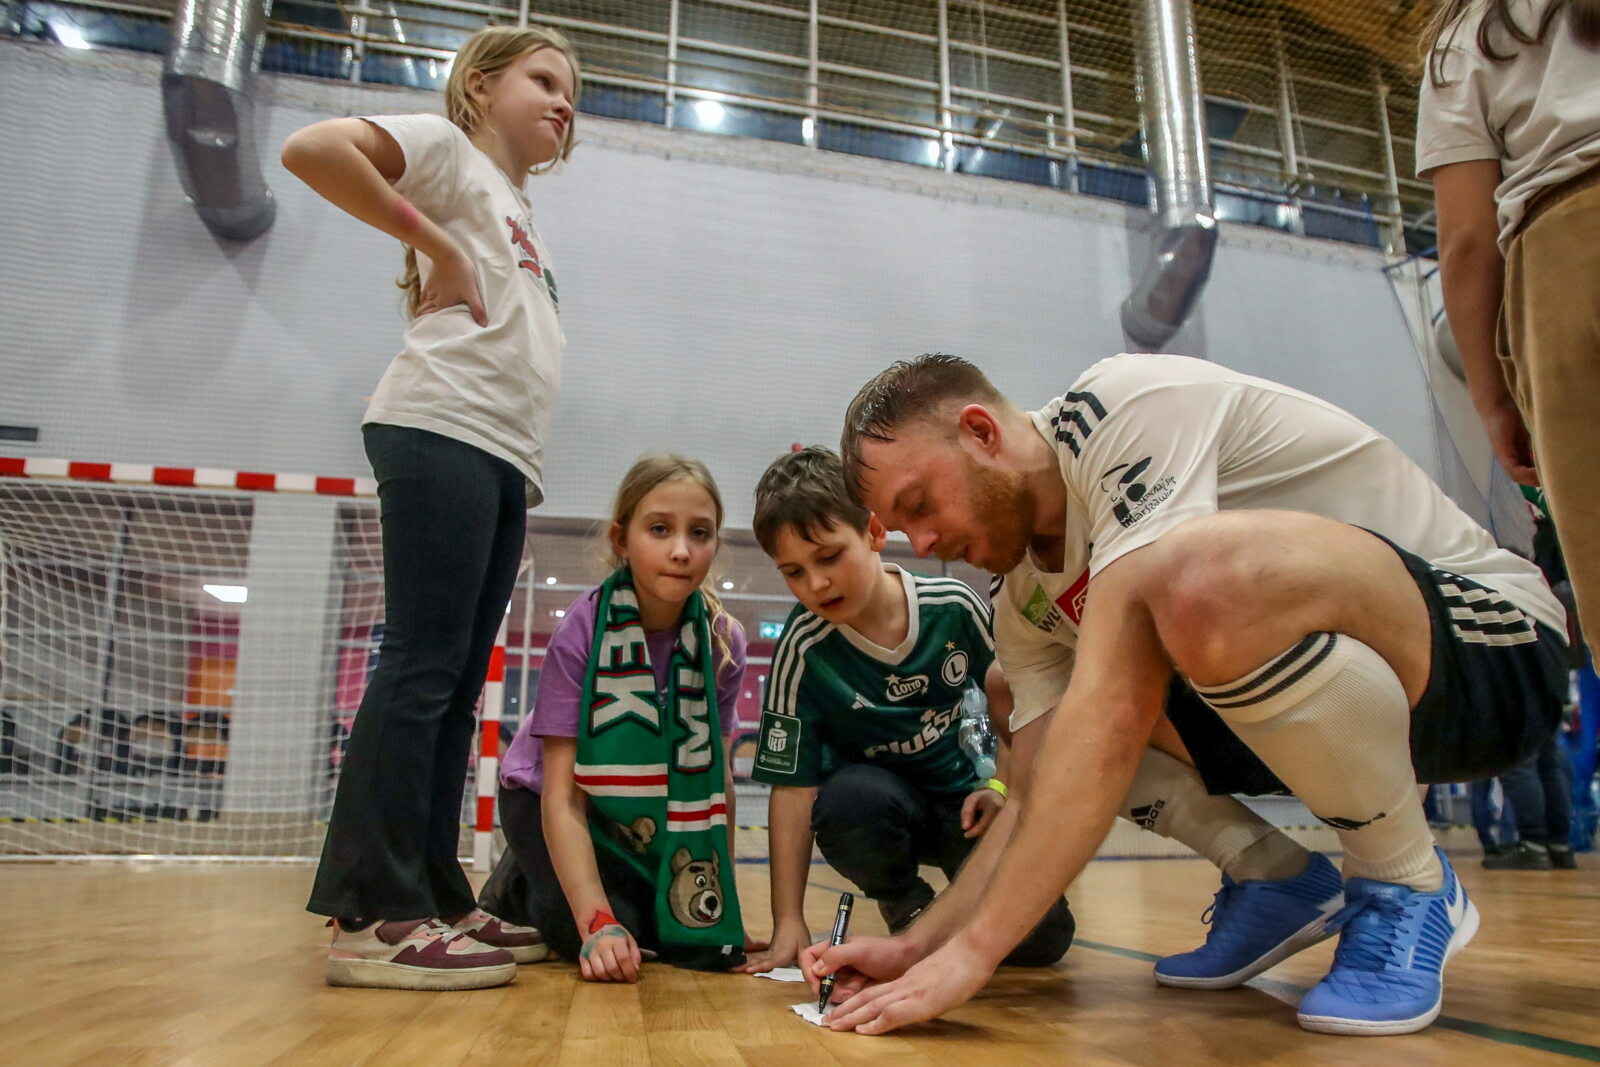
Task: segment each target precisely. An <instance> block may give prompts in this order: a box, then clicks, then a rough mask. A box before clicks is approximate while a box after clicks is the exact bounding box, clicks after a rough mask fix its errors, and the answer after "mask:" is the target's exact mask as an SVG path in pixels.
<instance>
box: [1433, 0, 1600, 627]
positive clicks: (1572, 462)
mask: <svg viewBox="0 0 1600 1067" xmlns="http://www.w3.org/2000/svg"><path fill="white" fill-rule="evenodd" d="M1425 44H1426V59H1427V63H1426V67H1427V69H1426V71H1425V72H1424V76H1423V79H1422V90H1421V98H1420V100H1419V101H1418V109H1417V174H1418V175H1419V176H1421V177H1425V178H1428V179H1430V180H1431V181H1432V182H1433V189H1434V197H1435V200H1436V202H1437V205H1438V212H1439V220H1438V222H1439V270H1440V280H1441V282H1442V284H1443V287H1444V303H1445V310H1446V312H1447V313H1448V314H1449V317H1450V328H1451V331H1452V332H1453V333H1454V335H1455V340H1456V346H1457V347H1458V348H1459V349H1460V351H1461V363H1462V366H1463V368H1464V369H1465V371H1466V375H1467V385H1468V387H1469V388H1470V389H1471V392H1472V400H1473V403H1474V405H1475V406H1476V407H1477V409H1478V414H1479V416H1480V417H1481V418H1482V419H1483V423H1484V426H1485V428H1486V429H1487V430H1488V432H1489V440H1490V443H1491V444H1492V445H1493V446H1494V452H1495V455H1496V457H1498V458H1499V460H1500V463H1501V464H1502V465H1503V466H1504V467H1505V469H1506V473H1508V474H1509V475H1510V476H1511V477H1512V478H1513V479H1514V480H1515V481H1517V482H1520V483H1521V484H1523V485H1541V484H1542V485H1543V486H1544V489H1545V496H1546V499H1547V500H1548V502H1549V506H1550V512H1551V517H1552V518H1553V519H1554V521H1555V524H1556V529H1557V530H1559V531H1560V533H1561V540H1562V544H1563V546H1564V547H1565V549H1566V552H1567V563H1568V568H1569V570H1570V572H1571V576H1572V587H1573V592H1574V594H1575V596H1576V598H1577V602H1578V614H1579V616H1580V617H1581V618H1587V619H1589V620H1590V627H1589V630H1588V633H1589V634H1590V635H1600V459H1597V457H1600V418H1596V417H1595V404H1596V398H1597V397H1600V0H1449V2H1446V3H1441V4H1440V6H1439V11H1438V14H1437V16H1436V18H1435V20H1434V23H1433V26H1432V29H1431V32H1430V33H1429V35H1428V37H1427V40H1426V42H1425ZM1594 642H1595V636H1591V637H1590V647H1591V648H1594V647H1595V644H1594Z"/></svg>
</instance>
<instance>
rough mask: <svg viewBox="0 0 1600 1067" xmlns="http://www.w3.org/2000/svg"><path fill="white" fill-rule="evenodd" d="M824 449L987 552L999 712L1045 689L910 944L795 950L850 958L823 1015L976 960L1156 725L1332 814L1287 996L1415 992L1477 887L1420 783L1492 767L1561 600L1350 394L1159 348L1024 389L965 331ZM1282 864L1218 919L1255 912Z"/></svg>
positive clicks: (873, 486) (1076, 863)
mask: <svg viewBox="0 0 1600 1067" xmlns="http://www.w3.org/2000/svg"><path fill="white" fill-rule="evenodd" d="M841 451H842V452H843V455H844V460H845V469H846V475H847V477H848V478H849V479H850V480H851V482H852V485H853V490H854V491H855V492H856V493H857V494H858V495H859V496H860V498H861V500H862V502H863V503H864V504H866V506H868V507H870V508H871V509H872V510H873V511H874V512H876V513H877V515H878V516H879V518H880V519H881V520H882V521H883V522H884V524H885V525H887V526H888V527H889V528H891V529H897V530H902V531H904V532H905V533H906V534H907V535H908V536H909V537H910V539H911V542H912V545H913V547H914V548H915V549H916V551H917V553H918V554H919V555H923V556H926V555H936V556H938V557H939V558H941V559H944V560H955V559H964V560H966V561H967V562H968V563H970V564H973V565H975V566H979V567H983V568H984V569H986V570H989V571H991V572H993V573H996V574H1003V575H1005V579H1004V582H1003V583H1002V585H1001V588H1000V590H999V591H998V593H997V596H996V603H995V639H996V646H997V652H998V655H999V659H1000V663H1001V665H1002V666H1003V667H1004V669H1005V672H1006V677H1007V678H1008V680H1009V681H1010V682H1011V686H1012V689H1013V691H1014V693H1015V696H1016V711H1015V713H1014V714H1013V718H1012V726H1013V729H1014V730H1015V729H1017V728H1019V727H1024V726H1026V724H1028V723H1030V722H1033V721H1037V720H1038V719H1039V718H1040V717H1041V716H1046V715H1049V716H1050V721H1049V725H1048V727H1047V729H1046V730H1045V731H1044V734H1043V738H1042V740H1041V741H1040V742H1039V745H1038V751H1037V756H1036V758H1035V764H1034V770H1033V779H1032V783H1031V784H1030V786H1029V789H1028V792H1027V794H1026V796H1025V797H1024V799H1023V803H1022V804H1021V805H1020V808H1021V812H1022V813H1021V817H1020V819H1017V818H1015V816H1010V817H1008V818H1007V819H1006V820H1005V822H1004V823H1003V824H1002V823H1000V822H997V823H996V825H995V826H994V828H993V829H991V831H990V835H989V836H990V837H991V838H995V839H996V841H1005V844H1004V847H1003V853H1002V852H1001V849H1000V847H999V846H998V845H996V846H995V847H994V849H993V851H992V852H991V854H990V857H989V860H990V862H987V863H985V862H982V859H983V857H981V856H979V857H975V860H973V861H969V863H968V867H967V868H965V869H963V871H962V874H961V877H960V878H959V879H958V880H957V883H956V885H955V886H953V887H952V888H951V890H949V891H947V893H946V895H945V897H944V898H941V902H940V903H937V904H936V905H935V906H934V908H932V909H931V910H930V911H929V912H928V913H927V914H926V915H925V916H924V918H923V919H922V920H921V921H919V923H918V924H917V926H914V927H913V928H912V930H913V931H915V930H917V928H918V927H919V926H922V925H923V924H924V923H929V924H932V930H933V933H932V934H930V933H928V932H924V933H923V935H922V938H921V940H920V942H918V944H919V945H920V946H923V947H924V948H927V947H933V946H937V947H936V948H934V949H933V951H932V952H931V954H930V955H927V956H926V958H923V959H921V960H920V962H916V961H917V959H918V956H919V955H920V952H912V951H908V950H907V949H906V947H905V945H904V943H897V941H896V939H888V940H885V939H862V940H861V941H859V942H856V943H852V944H847V945H844V946H841V947H839V948H836V949H826V950H825V947H824V946H816V947H814V948H813V949H810V950H808V952H807V954H806V956H805V957H804V958H803V959H804V962H805V963H806V964H807V965H808V969H809V971H810V972H812V973H815V974H824V973H828V972H830V971H833V970H834V969H836V968H840V967H844V968H848V969H850V973H848V975H847V981H846V982H845V983H844V985H845V987H846V989H847V990H849V991H851V992H853V993H854V995H853V996H851V997H850V999H849V1000H847V1001H846V1002H845V1003H843V1004H842V1005H841V1006H840V1007H839V1008H837V1009H835V1011H834V1014H833V1016H832V1018H831V1024H832V1026H833V1027H834V1028H835V1029H851V1028H859V1030H860V1031H861V1032H864V1033H882V1032H884V1031H887V1030H891V1029H894V1028H895V1027H897V1026H901V1025H904V1024H906V1023H909V1022H915V1021H919V1020H923V1019H928V1018H932V1017H933V1016H935V1015H938V1014H939V1013H941V1012H943V1011H945V1010H947V1009H949V1008H951V1007H953V1006H955V1005H957V1004H960V1003H961V1002H962V1001H964V1000H966V999H967V998H968V997H970V996H972V994H973V993H975V992H976V991H977V990H978V989H979V988H981V987H982V986H983V984H984V983H985V982H986V981H987V980H988V978H989V976H990V974H991V973H992V972H993V969H994V965H995V962H996V961H998V960H999V959H1000V958H1001V957H1002V956H1003V955H1004V954H1005V952H1006V951H1007V950H1009V949H1010V947H1011V946H1012V945H1014V944H1015V943H1016V942H1017V941H1018V940H1019V939H1020V938H1021V937H1022V936H1023V934H1025V933H1026V932H1027V931H1028V930H1029V929H1030V928H1031V927H1032V925H1033V924H1034V922H1036V921H1037V919H1038V917H1039V916H1040V915H1041V914H1043V912H1044V910H1045V908H1046V907H1047V906H1048V905H1049V904H1050V902H1051V901H1053V900H1054V899H1055V898H1056V897H1058V896H1059V895H1060V894H1061V893H1062V892H1063V891H1064V890H1065V888H1066V886H1067V885H1068V884H1069V883H1070V882H1071V881H1072V879H1073V878H1074V877H1076V875H1077V874H1078V872H1079V871H1081V870H1082V868H1083V866H1084V864H1086V863H1087V862H1088V861H1089V859H1090V858H1092V856H1093V854H1094V851H1095V849H1096V847H1097V846H1098V845H1099V843H1100V840H1101V839H1102V837H1103V836H1104V834H1105V831H1106V829H1107V827H1108V825H1109V824H1110V822H1111V820H1112V818H1113V816H1114V815H1115V814H1116V813H1117V812H1118V810H1119V808H1120V806H1121V804H1122V801H1123V797H1124V794H1125V793H1126V792H1127V790H1128V787H1129V785H1130V784H1131V783H1132V782H1133V780H1134V777H1135V773H1136V770H1137V768H1138V766H1139V764H1140V761H1141V759H1142V758H1143V756H1144V753H1145V751H1146V749H1147V747H1149V746H1151V745H1154V746H1155V747H1157V748H1160V749H1164V750H1166V751H1168V752H1171V753H1173V754H1174V755H1179V756H1181V757H1182V758H1186V759H1189V760H1191V761H1192V762H1193V763H1194V764H1195V766H1196V768H1197V769H1198V770H1199V772H1200V775H1201V776H1202V778H1203V779H1204V780H1205V782H1206V785H1207V787H1208V788H1209V789H1210V791H1211V792H1212V793H1231V792H1256V793H1259V792H1271V791H1277V790H1284V789H1287V790H1288V791H1291V792H1293V793H1294V794H1295V795H1296V796H1298V797H1300V798H1301V799H1302V800H1303V801H1304V802H1305V803H1306V804H1307V806H1308V807H1310V809H1311V810H1312V812H1314V813H1315V814H1316V815H1317V816H1318V817H1319V818H1320V819H1322V820H1323V821H1324V822H1326V823H1327V824H1329V825H1330V826H1332V827H1333V828H1334V829H1335V831H1336V832H1337V833H1338V835H1339V840H1340V844H1341V846H1342V848H1343V850H1344V854H1345V858H1344V864H1343V876H1344V900H1345V903H1344V907H1343V908H1342V909H1340V911H1339V913H1338V914H1337V915H1335V916H1334V918H1333V920H1332V922H1331V923H1330V924H1328V927H1327V930H1328V932H1332V931H1333V930H1338V931H1339V934H1340V943H1339V948H1338V951H1337V952H1336V953H1335V957H1334V963H1333V967H1332V969H1331V970H1330V972H1329V974H1328V976H1327V977H1326V978H1325V979H1323V981H1322V982H1320V983H1319V984H1318V985H1317V986H1316V987H1315V988H1314V989H1312V990H1311V992H1310V993H1308V994H1307V995H1306V997H1305V998H1304V1000H1303V1001H1302V1002H1301V1004H1300V1013H1299V1018H1300V1022H1301V1024H1302V1025H1303V1026H1305V1027H1307V1028H1308V1029H1313V1030H1320V1031H1324V1032H1330V1033H1346V1034H1389V1033H1406V1032H1410V1031H1413V1030H1417V1029H1421V1028H1422V1027H1424V1026H1426V1025H1427V1024H1428V1023H1429V1022H1431V1021H1432V1020H1433V1018H1434V1017H1435V1016H1436V1015H1437V1014H1438V1011H1439V1004H1440V998H1441V992H1442V981H1441V977H1442V971H1443V967H1444V963H1445V961H1446V960H1447V959H1448V958H1449V956H1450V955H1451V954H1453V953H1454V952H1455V951H1457V950H1458V949H1459V948H1461V947H1462V946H1463V945H1464V944H1466V942H1467V941H1468V940H1469V939H1470V938H1471V936H1472V934H1473V933H1474V932H1475V930H1476V928H1477V922H1478V916H1477V912H1476V910H1475V909H1474V907H1473V906H1472V904H1471V902H1470V901H1468V900H1467V898H1466V894H1465V892H1464V891H1463V890H1462V888H1461V886H1460V883H1459V882H1457V880H1456V878H1455V875H1454V872H1453V871H1452V870H1451V868H1450V864H1449V861H1448V860H1447V859H1445V857H1444V854H1443V853H1442V852H1440V851H1438V850H1437V849H1435V848H1434V846H1433V839H1432V836H1431V834H1430V833H1429V830H1428V825H1427V820H1426V817H1425V816H1424V815H1423V812H1422V805H1421V801H1420V798H1419V796H1418V790H1417V784H1418V783H1419V782H1439V781H1459V780H1465V779H1470V778H1480V777H1484V776H1486V775H1488V774H1492V773H1494V772H1495V771H1497V770H1499V769H1503V768H1505V767H1508V766H1511V765H1513V764H1514V763H1515V762H1516V761H1517V760H1519V759H1522V758H1525V756H1526V755H1527V753H1529V752H1532V751H1534V750H1535V749H1536V747H1537V745H1538V744H1539V742H1540V741H1542V740H1543V738H1544V737H1545V736H1546V735H1547V734H1548V732H1549V730H1551V729H1552V728H1553V726H1554V717H1555V716H1557V715H1558V714H1559V710H1560V706H1561V700H1560V693H1561V688H1562V683H1563V673H1562V669H1561V661H1562V658H1563V657H1564V655H1565V642H1564V640H1563V638H1562V636H1561V633H1562V631H1563V629H1564V615H1563V612H1562V609H1561V606H1560V604H1559V603H1558V602H1557V601H1556V599H1555V598H1554V597H1553V596H1552V595H1551V593H1550V591H1549V589H1548V587H1547V586H1546V585H1545V584H1544V581H1543V579H1542V577H1541V576H1540V575H1539V573H1538V571H1537V570H1536V569H1535V568H1534V567H1533V565H1532V564H1531V563H1528V562H1526V561H1525V560H1522V559H1520V558H1519V557H1517V556H1515V555H1513V554H1512V553H1510V552H1507V551H1505V550H1503V549H1501V548H1499V547H1497V546H1496V545H1495V543H1494V541H1493V539H1492V538H1490V536H1489V534H1488V533H1487V532H1486V531H1485V530H1483V529H1482V528H1481V527H1479V526H1478V525H1477V524H1475V523H1474V522H1473V521H1472V520H1471V519H1469V518H1468V517H1467V516H1466V515H1465V514H1464V513H1463V512H1462V511H1461V510H1460V509H1459V508H1457V507H1456V506H1455V505H1454V504H1453V503H1451V502H1450V500H1449V499H1448V498H1446V497H1445V496H1444V494H1443V493H1442V492H1441V491H1440V490H1439V489H1438V487H1437V486H1435V485H1434V484H1433V482H1432V481H1430V480H1429V478H1428V477H1427V475H1426V474H1424V473H1423V472H1422V470H1421V469H1420V468H1418V467H1417V466H1416V465H1415V464H1414V463H1412V462H1411V461H1410V460H1409V459H1407V458H1406V456H1405V455H1404V454H1403V453H1402V452H1401V451H1400V450H1399V449H1398V448H1397V447H1396V446H1395V445H1394V444H1393V443H1392V442H1390V441H1389V440H1387V439H1386V438H1384V437H1383V436H1382V435H1380V434H1378V433H1377V432H1376V431H1374V430H1372V429H1371V428H1370V427H1368V426H1366V425H1364V424H1362V423H1361V422H1360V421H1358V420H1357V419H1355V418H1354V417H1353V416H1351V415H1349V414H1348V413H1346V412H1344V411H1341V410H1339V409H1338V408H1336V407H1334V406H1333V405H1331V404H1327V403H1325V402H1323V401H1320V400H1317V399H1316V398H1314V397H1311V396H1308V395H1306V394H1304V393H1301V392H1298V391H1296V390H1294V389H1290V388H1287V387H1285V386H1281V385H1277V384H1274V383H1272V382H1268V381H1264V380H1262V379H1259V378H1252V377H1248V376H1246V375H1242V374H1236V373H1234V372H1232V371H1228V370H1226V369H1224V368H1222V367H1218V366H1215V365H1213V364H1210V363H1206V362H1203V361H1200V360H1195V359H1188V358H1185V357H1181V356H1161V355H1123V356H1118V357H1115V358H1113V359H1109V360H1105V361H1103V362H1101V363H1099V364H1097V365H1095V366H1094V367H1092V368H1090V369H1089V371H1088V372H1086V373H1085V374H1084V375H1083V376H1082V377H1080V378H1079V379H1078V380H1077V381H1076V382H1075V383H1073V385H1072V387H1071V389H1069V390H1068V391H1067V392H1066V393H1065V395H1063V396H1062V397H1060V398H1058V399H1056V400H1053V401H1051V402H1050V403H1049V404H1047V405H1046V406H1045V408H1044V409H1043V410H1041V411H1037V412H1023V411H1022V410H1021V409H1019V408H1018V407H1017V406H1016V405H1014V404H1012V403H1011V402H1010V401H1008V400H1007V399H1006V398H1005V397H1003V396H1001V395H1000V393H999V392H998V391H997V390H995V388H994V386H993V385H991V384H990V383H989V381H988V380H987V379H986V378H985V377H984V376H983V374H982V373H981V372H980V371H978V369H977V368H976V367H973V366H972V365H971V364H970V363H967V362H966V361H964V360H960V359H957V358H955V357H952V356H924V357H921V358H920V359H917V360H915V361H911V362H901V363H897V364H895V365H894V366H892V367H890V368H889V369H888V370H887V371H885V372H883V373H882V374H880V375H879V376H878V377H877V378H875V379H873V381H871V382H869V383H868V384H867V385H866V386H864V387H863V388H862V390H861V392H860V393H859V394H858V395H857V397H856V399H855V401H854V402H853V403H852V404H851V406H850V409H849V412H848V414H847V415H846V425H845V432H844V437H843V442H842V449H841ZM1174 676H1176V677H1177V678H1178V679H1180V680H1181V684H1177V685H1174V684H1173V683H1174ZM1008 810H1009V806H1008ZM1008 836H1009V840H1006V839H1007V837H1008ZM995 853H1000V854H999V855H998V857H997V858H996V857H995V855H994V854H995ZM991 875H992V877H991ZM1285 884H1286V885H1287V884H1288V883H1285ZM1224 889H1225V890H1227V889H1228V882H1227V881H1226V880H1225V881H1224ZM1292 895H1293V894H1292V893H1279V894H1277V897H1278V900H1277V902H1276V903H1275V904H1273V906H1271V907H1266V908H1260V907H1258V908H1256V909H1255V910H1254V911H1253V912H1252V914H1250V915H1249V916H1247V917H1245V918H1243V919H1238V918H1236V919H1232V920H1229V921H1230V922H1232V923H1233V924H1234V925H1235V927H1238V926H1239V925H1240V924H1241V923H1265V924H1271V923H1273V922H1277V921H1279V920H1278V919H1276V918H1275V917H1274V915H1273V914H1272V912H1273V911H1274V909H1275V908H1276V907H1277V905H1279V904H1284V903H1286V902H1287V899H1288V898H1289V897H1290V896H1292ZM941 905H942V906H941ZM1222 921H1223V920H1222V918H1221V917H1220V916H1219V917H1218V919H1217V922H1218V923H1219V924H1220V923H1221V922H1222ZM1295 921H1298V919H1297V920H1295ZM1236 932H1237V931H1236ZM1243 933H1244V934H1246V935H1248V934H1249V931H1243ZM1310 940H1315V938H1314V937H1313V938H1311V939H1310ZM1304 943H1310V941H1309V940H1305V941H1304ZM1209 947H1210V946H1209V945H1208V948H1209ZM1166 962H1167V961H1163V963H1166ZM1159 976H1160V967H1158V977H1159ZM870 979H878V980H880V982H879V984H876V985H866V983H867V982H868V980H870ZM883 979H892V980H890V981H881V980H883ZM1169 984H1185V983H1182V982H1173V983H1169ZM1192 984H1195V985H1201V986H1206V985H1207V983H1203V982H1195V983H1192ZM1217 984H1222V983H1217ZM864 985H866V988H863V986H864ZM1209 987H1216V985H1210V986H1209Z"/></svg>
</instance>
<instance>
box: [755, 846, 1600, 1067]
mask: <svg viewBox="0 0 1600 1067" xmlns="http://www.w3.org/2000/svg"><path fill="white" fill-rule="evenodd" d="M751 862H758V861H754V860H752V861H751ZM1096 862H1098V861H1096ZM806 885H808V886H811V887H812V888H813V889H820V890H822V891H823V892H826V893H843V892H846V890H845V889H844V888H843V887H841V886H836V885H829V884H827V883H826V882H817V881H812V880H809V879H808V880H807V881H806ZM1072 944H1073V945H1074V946H1075V947H1082V948H1087V949H1091V950H1093V951H1095V952H1105V953H1109V954H1110V955H1113V956H1121V957H1122V958H1123V959H1129V960H1138V961H1139V962H1141V963H1155V962H1156V961H1157V960H1159V959H1160V958H1161V957H1160V956H1157V955H1154V954H1153V953H1149V952H1140V951H1139V950H1138V949H1132V948H1123V947H1122V946H1121V945H1108V944H1106V943H1105V942H1103V941H1088V940H1085V939H1084V938H1081V937H1078V938H1074V939H1073V942H1072ZM1245 985H1246V987H1254V988H1256V989H1259V990H1261V991H1262V992H1264V993H1280V994H1283V995H1285V996H1294V997H1303V996H1305V995H1306V993H1308V992H1309V991H1310V990H1309V989H1308V988H1307V987H1305V986H1298V985H1295V984H1293V983H1292V982H1280V981H1278V980H1277V979H1275V978H1252V979H1251V980H1250V981H1249V982H1246V983H1245ZM1205 992H1207V993H1210V992H1214V991H1213V990H1205ZM1433 1025H1434V1026H1437V1027H1439V1028H1440V1029H1442V1030H1454V1031H1456V1032H1457V1033H1462V1034H1467V1035H1469V1036H1471V1037H1478V1038H1482V1039H1483V1040H1485V1041H1494V1042H1497V1043H1499V1044H1502V1045H1516V1046H1518V1047H1520V1048H1531V1049H1538V1050H1539V1051H1540V1052H1551V1053H1554V1054H1555V1055H1557V1056H1570V1057H1572V1058H1573V1059H1575V1060H1583V1061H1585V1062H1588V1063H1600V1045H1585V1044H1583V1043H1582V1042H1579V1041H1568V1040H1566V1039H1565V1038H1560V1037H1547V1036H1545V1035H1544V1034H1532V1033H1529V1032H1527V1031H1526V1030H1513V1029H1511V1028H1509V1027H1505V1026H1494V1025H1492V1024H1490V1023H1480V1022H1474V1021H1473V1020H1471V1019H1458V1018H1456V1017H1455V1016H1453V1015H1441V1016H1439V1017H1438V1018H1437V1019H1435V1020H1433Z"/></svg>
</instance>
